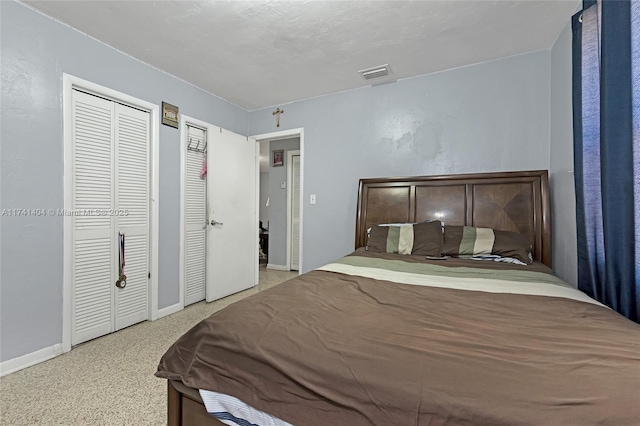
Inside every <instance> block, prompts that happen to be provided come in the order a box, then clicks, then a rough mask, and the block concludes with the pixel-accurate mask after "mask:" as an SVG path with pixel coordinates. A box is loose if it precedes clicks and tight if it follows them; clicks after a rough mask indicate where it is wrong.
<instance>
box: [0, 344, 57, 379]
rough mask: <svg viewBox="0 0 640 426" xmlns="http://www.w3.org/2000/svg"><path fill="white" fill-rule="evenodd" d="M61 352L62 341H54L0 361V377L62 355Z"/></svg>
mask: <svg viewBox="0 0 640 426" xmlns="http://www.w3.org/2000/svg"><path fill="white" fill-rule="evenodd" d="M62 353H63V350H62V343H56V344H55V345H53V346H49V347H48V348H43V349H39V350H37V351H35V352H31V353H29V354H26V355H22V356H19V357H16V358H13V359H9V360H7V361H3V362H0V377H2V376H6V375H7V374H11V373H15V372H16V371H20V370H23V369H25V368H27V367H31V366H32V365H36V364H40V363H41V362H44V361H47V360H50V359H51V358H55V357H57V356H58V355H62Z"/></svg>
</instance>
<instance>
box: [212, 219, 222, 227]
mask: <svg viewBox="0 0 640 426" xmlns="http://www.w3.org/2000/svg"><path fill="white" fill-rule="evenodd" d="M211 225H212V226H215V225H224V224H223V223H222V222H218V221H216V220H215V219H211Z"/></svg>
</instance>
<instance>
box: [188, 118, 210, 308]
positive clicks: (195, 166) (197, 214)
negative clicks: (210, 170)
mask: <svg viewBox="0 0 640 426" xmlns="http://www.w3.org/2000/svg"><path fill="white" fill-rule="evenodd" d="M186 127H187V129H186V131H187V145H191V146H192V147H198V146H199V147H200V148H201V147H203V146H205V143H206V137H207V133H206V131H205V130H203V129H200V128H197V127H193V126H190V125H187V126H186ZM204 155H205V154H204V153H202V152H195V151H192V150H189V149H187V152H186V159H187V166H186V170H185V173H186V176H185V182H186V188H185V190H186V212H185V213H186V214H185V222H186V223H185V226H186V229H185V240H186V241H185V259H184V265H185V270H184V274H185V276H184V280H185V298H184V304H185V306H186V305H190V304H192V303H196V302H199V301H201V300H204V297H205V262H206V241H207V235H206V232H207V231H206V220H207V218H206V214H207V192H206V191H207V181H206V179H201V178H200V172H201V171H202V162H203V159H204Z"/></svg>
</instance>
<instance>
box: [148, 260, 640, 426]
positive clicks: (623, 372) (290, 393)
mask: <svg viewBox="0 0 640 426" xmlns="http://www.w3.org/2000/svg"><path fill="white" fill-rule="evenodd" d="M356 254H357V255H360V256H372V254H369V253H366V252H365V253H363V252H357V253H356ZM376 256H380V257H383V258H384V257H386V258H391V257H393V256H396V255H380V254H378V255H376ZM404 259H405V260H407V261H413V262H415V261H418V260H416V259H412V258H411V257H406V256H405V257H404ZM419 261H420V262H422V261H423V260H422V259H421V260H419ZM469 262H471V263H472V265H471V266H472V267H475V268H478V269H486V268H493V269H497V270H500V269H509V270H513V269H522V268H524V269H526V270H531V268H532V267H531V266H526V267H521V266H515V265H505V264H496V263H493V262H474V261H469V260H466V261H465V260H453V259H450V260H447V261H444V262H443V261H440V262H439V263H437V264H438V265H448V266H453V267H455V266H461V265H465V266H469ZM534 268H535V267H534ZM544 269H546V268H544V267H542V266H539V267H538V270H544ZM547 271H548V270H547ZM156 375H157V376H158V377H162V378H167V379H176V380H181V381H182V382H183V383H184V384H185V385H187V386H190V387H193V388H200V389H207V390H211V391H216V392H221V393H225V394H229V395H232V396H235V397H237V398H239V399H241V400H242V401H244V402H246V403H247V404H249V405H251V406H253V407H255V408H257V409H260V410H263V411H265V412H267V413H269V414H272V415H274V416H276V417H279V418H281V419H283V420H285V421H287V422H289V423H292V424H294V425H296V426H313V425H319V426H326V425H350V426H354V425H373V424H375V425H589V424H610V425H638V424H640V326H639V325H638V324H636V323H633V322H631V321H629V320H627V319H626V318H624V317H622V316H621V315H619V314H617V313H615V312H613V311H611V310H609V309H607V308H604V307H601V306H597V305H593V304H589V303H585V302H581V301H575V300H569V299H564V298H559V297H548V296H531V295H521V294H496V293H485V292H480V291H468V290H455V289H447V288H437V287H422V286H416V285H407V284H397V283H392V282H389V281H382V280H375V279H371V278H363V277H356V276H350V275H342V274H338V273H333V272H324V271H312V272H309V273H307V274H304V275H302V276H300V277H298V278H295V279H293V280H290V281H288V282H286V283H283V284H280V285H278V286H276V287H274V288H272V289H269V290H266V291H263V292H261V293H258V294H256V295H253V296H251V297H248V298H246V299H243V300H241V301H239V302H237V303H234V304H232V305H230V306H228V307H226V308H224V309H223V310H221V311H219V312H217V313H215V314H213V315H212V316H211V317H209V318H208V319H206V320H204V321H202V322H201V323H199V324H198V325H196V326H195V327H194V328H193V329H191V330H190V331H189V332H187V333H186V334H185V335H184V336H182V337H181V338H180V339H179V340H178V341H177V342H176V343H175V344H174V345H173V346H171V348H169V350H168V351H167V353H166V354H165V355H164V356H163V358H162V360H161V361H160V365H159V366H158V372H157V373H156Z"/></svg>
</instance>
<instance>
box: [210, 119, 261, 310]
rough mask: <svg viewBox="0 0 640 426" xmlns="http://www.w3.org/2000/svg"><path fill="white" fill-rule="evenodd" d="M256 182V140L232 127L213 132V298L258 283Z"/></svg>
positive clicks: (211, 150)
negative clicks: (232, 130) (236, 132)
mask: <svg viewBox="0 0 640 426" xmlns="http://www.w3.org/2000/svg"><path fill="white" fill-rule="evenodd" d="M256 181H257V179H256V142H255V140H253V139H250V138H247V137H245V136H240V135H238V134H235V133H233V132H230V131H227V130H222V132H219V131H213V132H210V134H209V143H208V146H207V204H208V208H207V216H208V217H207V219H208V221H209V225H208V228H209V229H208V232H207V278H206V289H207V291H206V293H207V301H208V302H210V301H213V300H216V299H220V298H222V297H225V296H228V295H230V294H233V293H237V292H239V291H242V290H244V289H247V288H249V287H252V286H254V285H255V284H257V283H256V268H257V267H258V216H257V213H256V191H257V189H256ZM212 223H213V224H212Z"/></svg>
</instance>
